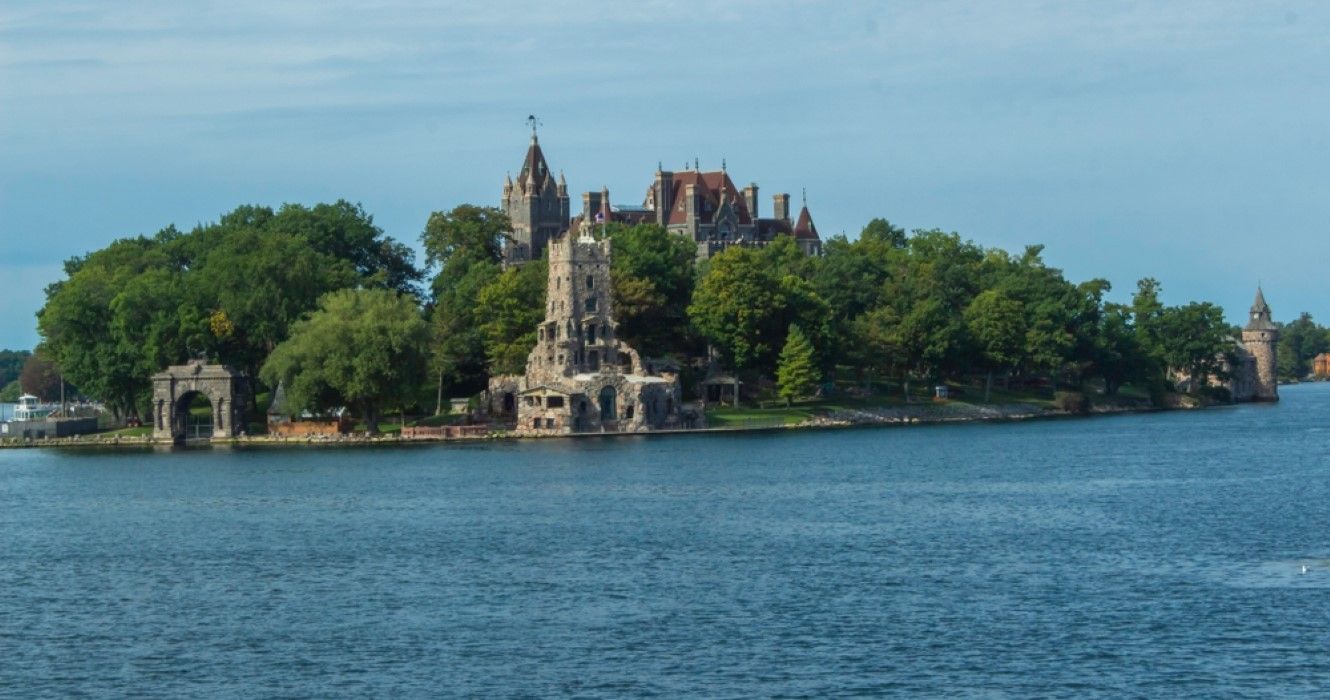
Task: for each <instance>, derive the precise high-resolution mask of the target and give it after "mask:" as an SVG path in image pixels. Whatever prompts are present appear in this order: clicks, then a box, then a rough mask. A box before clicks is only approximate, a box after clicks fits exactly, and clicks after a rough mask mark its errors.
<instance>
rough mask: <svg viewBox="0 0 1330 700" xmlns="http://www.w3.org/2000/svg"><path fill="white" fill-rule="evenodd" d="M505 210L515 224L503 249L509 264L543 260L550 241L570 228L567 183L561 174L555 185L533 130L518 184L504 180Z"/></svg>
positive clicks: (507, 178) (503, 207)
mask: <svg viewBox="0 0 1330 700" xmlns="http://www.w3.org/2000/svg"><path fill="white" fill-rule="evenodd" d="M502 209H503V212H504V213H505V214H507V215H508V219H509V221H511V222H512V225H513V231H512V240H511V241H510V242H509V243H507V244H506V245H505V248H504V260H505V262H508V263H520V262H523V261H525V260H532V259H536V258H540V257H542V256H543V255H544V252H545V246H546V244H547V242H548V241H549V239H551V238H553V237H554V236H557V235H559V234H560V233H562V232H563V231H566V230H567V229H568V214H569V212H568V186H567V183H566V182H565V181H564V179H563V175H562V173H560V175H559V179H558V183H557V184H556V183H555V181H554V176H553V174H552V173H551V172H550V169H549V164H548V163H546V162H545V154H544V152H543V151H541V148H540V139H539V138H538V137H537V136H536V133H535V131H534V130H533V131H532V132H531V144H530V146H528V147H527V151H526V158H525V159H523V161H522V169H521V170H520V171H519V172H518V174H517V180H516V182H514V181H513V179H512V178H511V177H506V178H504V183H503V204H502Z"/></svg>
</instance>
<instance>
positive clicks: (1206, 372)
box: [1159, 302, 1236, 384]
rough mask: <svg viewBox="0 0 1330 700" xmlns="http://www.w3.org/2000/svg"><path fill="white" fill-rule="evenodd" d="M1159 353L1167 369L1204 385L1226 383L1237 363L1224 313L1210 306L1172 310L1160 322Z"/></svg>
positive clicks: (1193, 305)
mask: <svg viewBox="0 0 1330 700" xmlns="http://www.w3.org/2000/svg"><path fill="white" fill-rule="evenodd" d="M1159 332H1160V349H1161V351H1162V353H1163V358H1164V361H1165V363H1167V365H1168V367H1170V368H1172V369H1175V370H1178V371H1180V372H1182V373H1184V374H1185V375H1187V376H1189V377H1191V378H1193V379H1194V380H1196V381H1197V382H1199V383H1201V384H1204V383H1205V381H1206V379H1207V378H1209V377H1214V378H1216V379H1219V380H1226V379H1228V378H1229V376H1230V374H1229V371H1228V368H1229V367H1232V366H1233V365H1234V363H1235V362H1236V358H1235V356H1234V345H1233V340H1232V335H1231V329H1230V328H1229V326H1228V324H1227V323H1226V322H1225V321H1224V310H1223V309H1221V308H1219V307H1218V306H1215V305H1214V304H1211V303H1209V302H1199V303H1198V302H1192V303H1190V304H1187V305H1186V306H1176V307H1169V308H1166V309H1165V310H1164V313H1163V315H1162V316H1161V317H1160V319H1159Z"/></svg>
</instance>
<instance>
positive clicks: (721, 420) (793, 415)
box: [707, 404, 813, 428]
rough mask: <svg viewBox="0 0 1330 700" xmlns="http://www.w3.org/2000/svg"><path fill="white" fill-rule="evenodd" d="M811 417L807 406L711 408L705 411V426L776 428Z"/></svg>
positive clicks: (811, 412)
mask: <svg viewBox="0 0 1330 700" xmlns="http://www.w3.org/2000/svg"><path fill="white" fill-rule="evenodd" d="M812 416H813V411H812V409H811V408H809V407H808V406H803V405H799V404H795V405H794V406H790V407H785V406H781V407H779V408H749V407H745V406H740V407H739V408H712V409H708V410H707V425H708V426H710V427H712V428H742V427H752V428H756V427H763V426H770V427H777V426H781V425H795V424H797V423H800V422H802V421H804V420H807V419H808V418H811V417H812Z"/></svg>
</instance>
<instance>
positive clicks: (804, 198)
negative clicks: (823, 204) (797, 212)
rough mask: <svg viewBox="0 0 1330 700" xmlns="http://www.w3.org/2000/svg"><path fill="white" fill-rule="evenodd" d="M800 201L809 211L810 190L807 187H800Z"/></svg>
mask: <svg viewBox="0 0 1330 700" xmlns="http://www.w3.org/2000/svg"><path fill="white" fill-rule="evenodd" d="M799 199H800V201H801V202H802V203H803V206H804V208H805V209H807V208H808V188H807V187H800V188H799Z"/></svg>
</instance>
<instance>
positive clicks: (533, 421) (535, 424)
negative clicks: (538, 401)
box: [531, 418, 540, 430]
mask: <svg viewBox="0 0 1330 700" xmlns="http://www.w3.org/2000/svg"><path fill="white" fill-rule="evenodd" d="M531 427H533V428H535V429H536V430H540V419H539V418H532V419H531Z"/></svg>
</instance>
